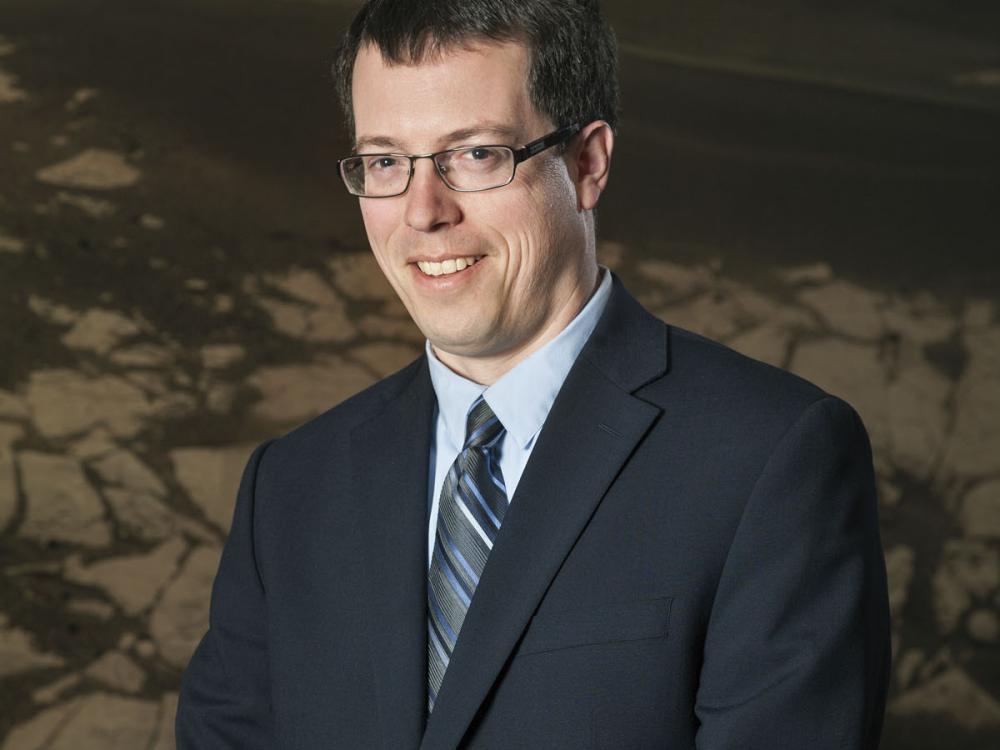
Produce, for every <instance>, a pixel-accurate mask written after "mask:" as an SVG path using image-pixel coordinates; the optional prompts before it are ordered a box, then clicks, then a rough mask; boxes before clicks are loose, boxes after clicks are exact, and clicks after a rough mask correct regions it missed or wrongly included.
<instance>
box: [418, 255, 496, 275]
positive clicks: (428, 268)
mask: <svg viewBox="0 0 1000 750" xmlns="http://www.w3.org/2000/svg"><path fill="white" fill-rule="evenodd" d="M482 258H483V256H482V255H470V256H468V257H466V258H449V259H448V260H444V261H441V262H440V263H439V262H436V261H433V260H419V261H417V268H419V269H420V270H421V271H423V272H424V273H425V274H426V275H428V276H447V275H449V274H453V273H458V272H459V271H464V270H465V269H466V268H468V267H469V266H474V265H475V264H476V263H477V262H478V261H479V260H480V259H482Z"/></svg>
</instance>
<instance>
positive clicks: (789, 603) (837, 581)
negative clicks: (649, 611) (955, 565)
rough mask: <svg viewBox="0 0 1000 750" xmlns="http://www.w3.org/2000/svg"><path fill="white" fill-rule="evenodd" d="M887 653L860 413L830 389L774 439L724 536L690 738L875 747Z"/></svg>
mask: <svg viewBox="0 0 1000 750" xmlns="http://www.w3.org/2000/svg"><path fill="white" fill-rule="evenodd" d="M889 661H890V636H889V605H888V594H887V590H886V576H885V561H884V557H883V554H882V547H881V542H880V540H879V530H878V518H877V509H876V500H875V487H874V474H873V470H872V459H871V447H870V445H869V442H868V436H867V434H866V432H865V429H864V427H863V426H862V424H861V420H860V419H859V418H858V416H857V414H856V413H855V412H854V411H853V410H852V409H851V408H850V407H849V406H848V405H847V404H845V403H844V402H843V401H840V400H839V399H836V398H833V397H826V398H823V399H821V400H819V401H817V402H815V403H813V404H812V405H811V406H809V407H808V408H807V409H806V410H805V412H804V413H803V414H802V415H801V416H800V417H799V419H798V420H797V422H796V423H795V424H794V425H793V426H792V427H791V428H790V429H789V430H788V431H787V432H786V433H785V435H784V436H783V437H782V439H781V440H780V442H779V444H778V445H777V447H776V448H775V450H774V451H773V453H772V455H771V456H770V458H769V460H768V462H767V464H766V466H765V467H764V469H763V471H762V473H761V474H760V476H759V477H758V479H757V482H756V484H755V486H754V489H753V491H752V493H751V495H750V497H749V499H748V502H747V505H746V507H745V509H744V513H743V517H742V519H741V520H740V523H739V526H738V528H737V531H736V533H735V536H734V539H733V542H732V544H731V547H730V549H729V553H728V556H727V559H726V562H725V565H724V567H723V571H722V575H721V578H720V581H719V586H718V590H717V592H716V596H715V601H714V603H713V606H712V613H711V616H710V619H709V625H708V630H707V635H706V640H705V644H704V657H703V663H702V669H701V678H700V683H699V688H698V696H697V701H696V707H695V711H696V714H697V716H698V719H699V720H700V722H701V724H700V728H699V730H698V734H697V739H696V746H697V747H698V748H699V750H757V749H759V750H776V749H780V748H810V750H823V749H824V748H838V749H850V750H854V749H855V748H865V749H868V748H877V747H878V741H879V733H880V731H881V724H882V715H883V711H884V708H885V697H886V690H887V684H888V678H889Z"/></svg>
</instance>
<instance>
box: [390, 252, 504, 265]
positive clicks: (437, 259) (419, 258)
mask: <svg viewBox="0 0 1000 750" xmlns="http://www.w3.org/2000/svg"><path fill="white" fill-rule="evenodd" d="M476 257H478V258H480V259H482V258H484V257H486V256H484V255H478V256H477V255H476V253H466V254H465V255H461V254H459V253H449V254H448V255H411V256H410V257H409V258H407V259H406V262H407V263H410V264H411V265H412V264H416V263H423V262H425V261H426V262H428V263H443V262H444V261H446V260H458V259H459V258H476Z"/></svg>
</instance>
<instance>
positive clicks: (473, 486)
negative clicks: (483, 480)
mask: <svg viewBox="0 0 1000 750" xmlns="http://www.w3.org/2000/svg"><path fill="white" fill-rule="evenodd" d="M462 479H464V480H465V486H466V487H468V488H469V489H470V490H472V494H473V495H475V496H476V501H477V502H478V503H479V504H480V505H481V506H482V507H483V510H485V511H486V513H487V515H489V517H490V520H491V521H493V525H494V526H496V527H497V528H498V529H499V528H500V519H499V518H497V517H496V514H495V513H494V512H493V510H492V509H491V508H490V506H489V505H488V504H487V502H486V498H485V497H483V493H482V492H480V491H479V488H478V487H477V486H476V483H475V482H473V481H472V476H471V475H470V474H469V472H467V471H466V472H464V473H463V474H462ZM462 479H459V480H458V481H459V482H461V481H462Z"/></svg>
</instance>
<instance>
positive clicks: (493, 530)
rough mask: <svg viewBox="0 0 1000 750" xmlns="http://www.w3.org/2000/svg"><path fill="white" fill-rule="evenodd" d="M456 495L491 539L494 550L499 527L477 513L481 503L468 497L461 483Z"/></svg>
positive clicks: (456, 487)
mask: <svg viewBox="0 0 1000 750" xmlns="http://www.w3.org/2000/svg"><path fill="white" fill-rule="evenodd" d="M455 495H457V496H458V497H460V498H461V500H462V505H464V506H465V507H466V509H467V510H468V511H469V515H470V516H473V517H475V518H476V525H477V526H479V528H481V529H482V530H483V533H484V534H486V536H488V537H489V538H490V549H493V543H494V542H495V541H496V540H497V527H496V526H495V525H494V524H491V523H489V521H487V519H485V518H483V515H482V513H477V512H476V507H477V506H478V505H479V503H478V502H473V501H472V500H471V499H470V498H469V497H468V495H466V493H465V490H464V489H463V488H462V483H461V482H459V483H458V484H456V485H455Z"/></svg>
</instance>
